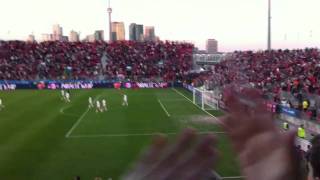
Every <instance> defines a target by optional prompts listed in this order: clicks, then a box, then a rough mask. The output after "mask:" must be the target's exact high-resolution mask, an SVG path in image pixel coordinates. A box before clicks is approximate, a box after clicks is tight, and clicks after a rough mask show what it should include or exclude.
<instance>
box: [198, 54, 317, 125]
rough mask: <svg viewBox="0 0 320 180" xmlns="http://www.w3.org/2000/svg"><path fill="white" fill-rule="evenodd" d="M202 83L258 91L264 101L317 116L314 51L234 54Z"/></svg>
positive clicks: (315, 60)
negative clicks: (266, 99) (256, 89)
mask: <svg viewBox="0 0 320 180" xmlns="http://www.w3.org/2000/svg"><path fill="white" fill-rule="evenodd" d="M200 77H202V78H203V75H201V76H200ZM205 79H207V80H210V81H212V82H213V84H214V85H215V86H220V87H221V86H222V87H223V86H225V85H227V84H231V83H233V84H240V85H243V86H248V87H254V88H258V89H260V90H262V92H263V93H264V95H265V96H266V97H267V98H268V99H271V100H273V101H275V102H276V103H279V104H281V105H283V106H286V107H290V108H295V109H298V110H300V111H304V112H305V115H306V116H308V117H309V118H311V119H315V118H316V116H317V114H319V113H320V81H319V80H320V52H319V50H318V49H304V50H292V51H289V50H277V51H271V52H270V53H269V52H267V51H261V52H252V51H247V52H234V53H233V54H232V55H231V56H229V57H228V58H226V59H225V60H224V61H222V62H221V63H219V64H218V65H216V66H215V68H214V70H213V72H212V73H208V74H207V77H205Z"/></svg>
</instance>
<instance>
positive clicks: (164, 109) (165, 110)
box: [158, 99, 170, 117]
mask: <svg viewBox="0 0 320 180" xmlns="http://www.w3.org/2000/svg"><path fill="white" fill-rule="evenodd" d="M158 102H159V104H160V106H161V107H162V109H163V111H164V112H165V113H166V114H167V116H168V117H170V114H169V112H168V111H167V109H166V108H165V107H164V105H163V104H162V102H161V101H160V99H158Z"/></svg>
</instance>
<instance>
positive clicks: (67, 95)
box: [65, 92, 71, 102]
mask: <svg viewBox="0 0 320 180" xmlns="http://www.w3.org/2000/svg"><path fill="white" fill-rule="evenodd" d="M65 94H66V95H65V97H66V102H71V101H70V93H68V92H66V93H65Z"/></svg>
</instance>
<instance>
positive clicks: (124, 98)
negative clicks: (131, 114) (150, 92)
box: [122, 94, 129, 106]
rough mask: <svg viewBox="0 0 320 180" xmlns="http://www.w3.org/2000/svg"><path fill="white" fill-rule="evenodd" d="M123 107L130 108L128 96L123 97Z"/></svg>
mask: <svg viewBox="0 0 320 180" xmlns="http://www.w3.org/2000/svg"><path fill="white" fill-rule="evenodd" d="M122 106H129V104H128V96H127V95H126V94H124V95H123V102H122Z"/></svg>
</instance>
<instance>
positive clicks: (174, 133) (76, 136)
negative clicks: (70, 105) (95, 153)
mask: <svg viewBox="0 0 320 180" xmlns="http://www.w3.org/2000/svg"><path fill="white" fill-rule="evenodd" d="M209 133H213V134H225V132H214V131H202V132H198V134H209ZM159 134H165V135H176V134H179V132H158V133H136V134H135V133H132V134H93V135H72V136H69V137H68V138H103V137H130V136H155V135H159Z"/></svg>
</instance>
